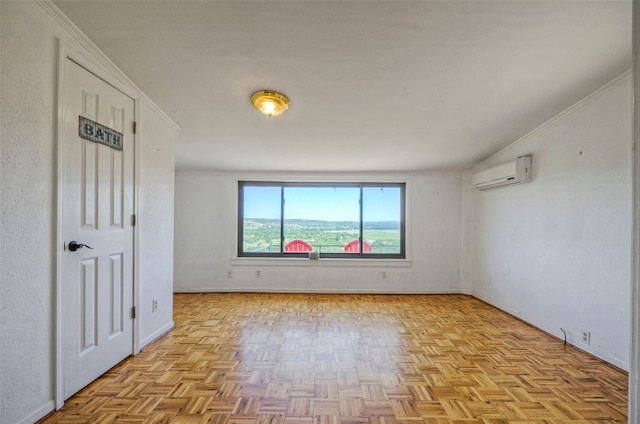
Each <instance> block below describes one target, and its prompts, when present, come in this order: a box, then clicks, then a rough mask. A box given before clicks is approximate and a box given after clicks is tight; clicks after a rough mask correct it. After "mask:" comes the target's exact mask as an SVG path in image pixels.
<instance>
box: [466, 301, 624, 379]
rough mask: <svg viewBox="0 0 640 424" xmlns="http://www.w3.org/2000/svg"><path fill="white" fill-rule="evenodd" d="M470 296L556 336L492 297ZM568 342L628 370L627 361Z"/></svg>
mask: <svg viewBox="0 0 640 424" xmlns="http://www.w3.org/2000/svg"><path fill="white" fill-rule="evenodd" d="M471 296H473V297H475V298H476V299H478V300H480V301H482V302H484V303H487V304H489V305H491V306H493V307H494V308H498V309H500V310H501V311H503V312H506V313H508V314H509V315H513V316H514V317H516V318H518V319H519V320H521V321H523V322H526V323H527V324H529V325H530V326H532V327H535V328H537V329H539V330H540V331H544V332H545V333H547V334H549V335H551V336H553V337H558V336H557V335H555V334H554V333H553V332H552V331H549V330H547V329H545V328H543V327H541V326H539V325H535V324H533V323H532V322H531V321H530V320H528V319H527V318H525V317H524V316H523V314H522V313H520V312H519V311H518V310H514V309H512V308H509V307H506V306H504V305H502V304H500V302H496V301H493V300H492V299H489V298H486V297H484V296H479V295H478V294H477V293H474V294H472V295H471ZM558 328H560V327H558ZM570 344H571V346H573V347H575V348H576V349H578V350H581V351H583V352H586V353H588V354H589V355H593V356H595V357H596V358H599V359H602V360H603V361H605V362H607V363H609V364H611V365H613V366H615V367H617V368H620V369H621V370H623V371H625V372H629V364H628V363H624V362H623V361H621V360H620V359H618V358H615V357H612V356H610V355H608V354H605V353H603V352H601V351H599V350H598V349H593V348H591V347H585V346H576V345H575V344H574V343H570Z"/></svg>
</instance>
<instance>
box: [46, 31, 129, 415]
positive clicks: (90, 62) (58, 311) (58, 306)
mask: <svg viewBox="0 0 640 424" xmlns="http://www.w3.org/2000/svg"><path fill="white" fill-rule="evenodd" d="M57 41H58V81H57V93H56V94H57V121H56V122H57V128H56V130H55V134H56V144H57V146H56V154H57V163H56V167H57V170H56V178H57V184H56V187H57V194H56V218H55V220H56V237H55V251H56V270H55V308H54V310H55V329H54V334H55V335H54V344H55V355H54V357H55V359H54V370H55V371H54V373H55V376H54V381H55V387H54V392H55V409H56V410H58V409H60V408H61V407H62V405H64V400H65V399H64V338H63V334H64V326H63V324H64V323H63V319H62V300H63V296H64V293H63V290H62V255H63V254H64V243H65V240H64V238H63V234H62V216H63V205H62V203H63V199H64V196H63V194H64V192H65V187H64V183H63V182H64V179H63V171H64V169H65V155H64V143H63V137H64V135H63V129H64V125H63V123H64V118H65V114H66V113H67V112H66V110H65V101H66V98H65V94H64V89H63V87H64V82H65V78H66V75H65V63H66V61H67V60H71V61H73V62H75V63H76V64H78V65H79V66H81V67H82V68H84V69H86V70H87V71H88V72H90V73H92V74H93V75H95V76H96V77H97V78H99V79H101V80H103V81H104V82H106V83H107V84H109V85H111V86H113V87H114V88H115V89H117V90H119V91H121V92H122V93H124V94H125V95H127V96H128V97H130V98H131V99H132V100H133V104H134V106H133V115H134V116H133V119H134V121H135V122H138V121H139V116H140V98H139V95H138V94H139V93H138V92H137V90H135V89H134V88H132V87H130V86H129V84H127V83H126V81H123V80H122V79H121V78H119V77H118V72H112V71H111V69H112V68H115V65H113V64H112V63H110V62H106V61H101V60H99V59H98V60H96V59H97V58H94V57H92V56H89V55H86V54H83V53H81V52H79V51H78V50H75V49H73V48H72V47H70V46H69V45H67V44H66V43H65V42H63V41H62V40H60V39H58V40H57ZM91 47H93V46H91ZM93 48H95V47H93ZM138 141H139V140H138V135H137V134H134V135H133V143H134V148H133V213H134V214H136V215H137V214H138V199H139V195H138V189H139V184H138V182H139V181H140V178H139V175H138V173H139V169H140V166H139V160H140V159H139V157H140V147H139V144H140V143H139V142H138ZM138 237H139V234H138V225H135V226H134V227H133V251H132V261H133V264H132V265H133V276H132V278H133V306H134V307H135V308H136V310H139V308H138V303H139V301H138V299H139V287H138V269H139V267H138V263H137V261H138V250H137V249H138V243H137V240H138ZM139 321H140V320H139V319H134V320H133V352H131V354H132V355H137V354H138V353H139V352H140V341H139V334H140V333H139V328H140V324H139Z"/></svg>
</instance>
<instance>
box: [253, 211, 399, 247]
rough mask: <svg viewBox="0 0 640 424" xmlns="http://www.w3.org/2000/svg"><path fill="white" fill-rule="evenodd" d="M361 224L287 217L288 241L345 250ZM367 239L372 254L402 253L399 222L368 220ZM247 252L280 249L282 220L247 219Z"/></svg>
mask: <svg viewBox="0 0 640 424" xmlns="http://www.w3.org/2000/svg"><path fill="white" fill-rule="evenodd" d="M359 232H360V229H359V223H358V222H351V221H310V220H285V221H284V237H285V244H286V243H287V242H289V241H291V240H295V239H300V240H304V241H306V242H307V243H309V244H311V245H312V246H313V247H314V250H317V251H319V252H325V253H340V252H344V246H345V245H346V244H347V243H349V242H350V241H352V240H354V239H357V238H358V234H359ZM363 235H364V239H365V241H367V242H368V243H369V244H371V247H372V253H399V251H400V247H399V246H400V224H399V223H398V222H368V223H365V225H364V231H363ZM244 251H245V252H270V251H271V252H279V251H280V221H279V220H269V219H246V220H245V221H244Z"/></svg>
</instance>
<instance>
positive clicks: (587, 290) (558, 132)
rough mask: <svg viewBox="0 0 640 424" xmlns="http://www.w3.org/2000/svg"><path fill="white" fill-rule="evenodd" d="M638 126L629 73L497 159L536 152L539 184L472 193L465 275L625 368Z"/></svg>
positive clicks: (479, 289) (508, 306) (487, 293)
mask: <svg viewBox="0 0 640 424" xmlns="http://www.w3.org/2000/svg"><path fill="white" fill-rule="evenodd" d="M631 128H632V127H631V78H630V74H626V75H625V76H623V77H622V78H619V79H617V80H616V81H614V82H612V83H611V84H610V85H608V86H607V87H605V88H604V89H602V90H599V91H598V92H596V93H595V94H594V95H593V96H591V97H590V98H588V99H587V100H586V101H583V102H581V103H579V104H578V105H576V106H574V107H573V108H571V109H570V110H568V111H567V112H566V113H564V114H562V115H561V116H559V117H558V118H556V119H554V120H553V121H551V122H549V123H548V124H547V125H545V126H543V127H541V128H539V129H538V130H537V131H535V132H533V133H532V134H530V135H529V136H527V137H524V138H523V139H521V140H520V141H519V142H518V143H515V144H514V145H512V146H510V147H509V148H507V149H505V150H504V151H503V152H501V153H499V154H498V155H496V156H495V157H493V158H492V159H491V161H489V162H487V163H486V164H485V165H490V164H495V163H500V162H502V161H506V160H509V159H512V158H515V157H517V156H519V155H524V154H532V155H533V181H532V182H531V183H530V184H524V185H521V186H512V187H506V188H501V189H497V190H492V191H486V192H478V191H475V192H472V193H471V196H473V213H472V215H471V216H472V219H473V220H474V224H475V226H474V227H473V228H472V231H473V232H472V233H470V237H469V241H470V242H471V243H473V249H472V254H471V255H469V254H468V255H467V256H465V258H464V267H465V272H464V273H463V275H464V276H466V278H472V279H473V282H472V286H473V294H474V295H476V296H478V297H479V298H481V299H484V300H486V301H488V302H489V303H492V304H494V305H496V306H498V307H500V308H502V309H505V310H507V311H509V312H511V313H513V314H514V315H516V316H518V317H520V318H522V319H524V320H525V321H528V322H530V323H532V324H534V325H536V326H537V327H540V328H542V329H544V330H546V331H547V332H549V333H551V334H554V335H556V336H558V337H562V336H563V334H562V331H561V330H560V328H563V329H564V330H565V331H566V332H567V333H568V336H569V341H570V343H572V344H575V345H576V346H578V347H580V348H581V349H584V350H586V351H588V352H591V353H593V354H594V355H596V356H599V357H601V358H603V359H605V360H606V361H608V362H610V363H613V364H615V365H617V366H619V367H621V368H625V369H628V366H629V346H630V345H629V335H630V302H629V295H630V281H631V276H630V271H631V264H630V259H631V169H632V168H631V155H632V153H631ZM466 267H471V268H470V269H468V268H466ZM463 284H466V283H463ZM582 330H586V331H590V332H591V344H590V345H587V344H585V343H582V342H581V340H580V339H581V337H580V336H581V331H582Z"/></svg>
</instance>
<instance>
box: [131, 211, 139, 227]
mask: <svg viewBox="0 0 640 424" xmlns="http://www.w3.org/2000/svg"><path fill="white" fill-rule="evenodd" d="M136 222H138V221H137V219H136V215H135V214H133V215H131V226H132V227H135V226H136Z"/></svg>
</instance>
